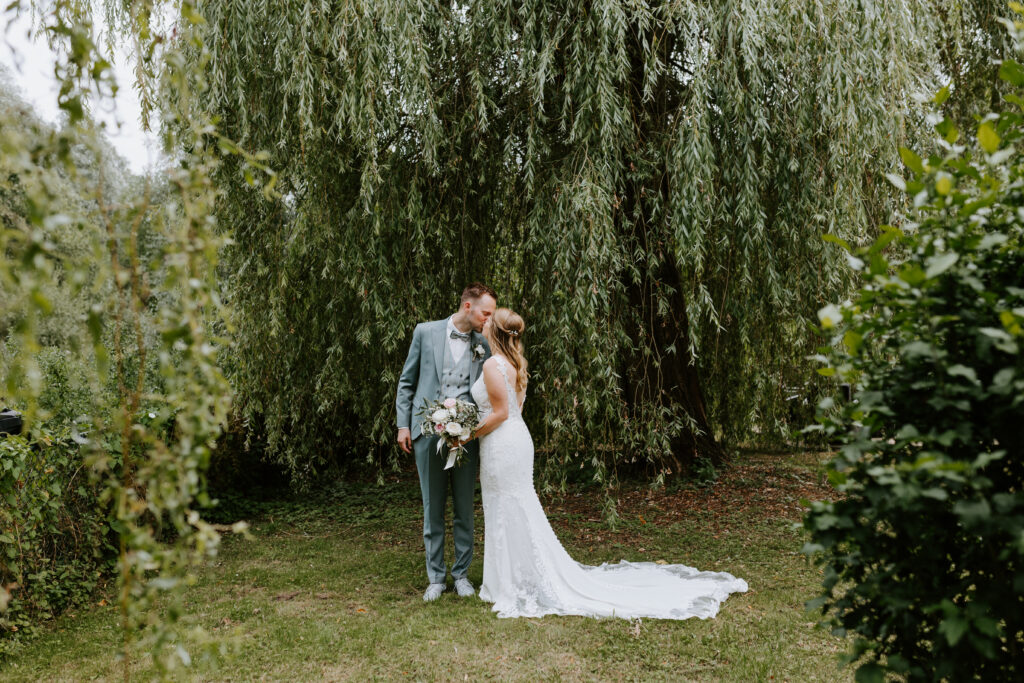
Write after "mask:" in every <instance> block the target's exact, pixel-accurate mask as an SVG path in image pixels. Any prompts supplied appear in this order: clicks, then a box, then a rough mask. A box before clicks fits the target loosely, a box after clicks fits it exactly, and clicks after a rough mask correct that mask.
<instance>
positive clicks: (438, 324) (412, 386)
mask: <svg viewBox="0 0 1024 683" xmlns="http://www.w3.org/2000/svg"><path fill="white" fill-rule="evenodd" d="M447 336H448V318H445V319H443V320H433V321H431V322H428V323H420V324H419V325H417V326H416V329H415V330H413V333H412V343H411V344H410V345H409V355H408V357H407V358H406V359H405V367H403V368H402V374H401V376H400V377H399V378H398V395H397V397H396V398H395V409H396V412H397V413H398V428H399V429H402V428H403V427H404V428H406V429H410V430H412V438H413V439H417V438H419V436H420V434H421V429H420V423H421V422H422V420H423V416H422V415H419V414H418V411H419V410H420V409H421V408H422V407H423V400H424V399H427V400H436V399H439V398H441V372H442V371H443V369H444V354H445V351H446V349H447V347H448V342H447ZM478 346H481V347H483V349H484V353H483V354H479V353H477V352H476V351H475V349H476V348H477V347H478ZM466 353H468V354H471V355H470V358H471V359H472V360H471V361H470V370H469V386H473V383H474V382H476V379H477V377H479V376H480V370H481V368H483V365H484V361H485V360H487V359H488V358H489V357H490V355H491V350H490V346H488V344H487V340H486V339H485V338H484V336H483V335H482V334H480V333H479V332H476V331H475V330H474V331H473V332H471V333H470V336H469V349H468V350H467V351H466Z"/></svg>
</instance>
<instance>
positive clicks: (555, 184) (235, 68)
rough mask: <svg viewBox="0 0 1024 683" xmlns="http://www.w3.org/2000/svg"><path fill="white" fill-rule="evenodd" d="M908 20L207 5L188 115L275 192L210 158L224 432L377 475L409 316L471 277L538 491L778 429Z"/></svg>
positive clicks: (660, 7) (903, 73) (840, 266)
mask: <svg viewBox="0 0 1024 683" xmlns="http://www.w3.org/2000/svg"><path fill="white" fill-rule="evenodd" d="M933 9H934V3H932V2H929V1H928V0H894V1H892V2H884V3H881V2H880V3H872V2H867V3H865V2H853V1H848V0H802V1H800V0H792V1H788V2H787V1H777V0H772V1H769V0H763V1H760V2H744V3H740V2H730V1H721V0H715V1H714V2H707V1H698V0H693V1H690V2H669V3H647V2H621V1H620V0H597V1H588V2H560V3H553V2H548V1H546V0H517V1H516V2H508V1H501V0H488V1H487V2H466V3H438V2H423V1H412V0H381V1H379V2H331V1H328V0H323V1H321V2H313V1H308V2H265V1H264V2H256V3H255V4H253V2H251V0H245V1H243V0H224V1H221V2H207V3H203V5H202V6H201V12H202V13H203V15H204V17H205V19H206V22H207V24H206V27H205V36H204V43H205V44H206V45H207V46H208V48H209V50H210V61H209V64H208V68H207V70H206V78H207V80H208V82H209V85H210V89H209V92H208V97H207V98H205V100H204V101H205V102H206V104H207V106H209V107H210V109H211V111H213V112H214V113H215V114H216V115H217V116H218V117H219V120H220V122H221V125H222V126H223V130H224V133H225V134H226V135H227V136H228V137H230V138H232V139H235V140H239V141H240V143H241V145H242V147H243V148H244V149H247V150H250V151H252V150H257V149H264V150H268V151H269V152H270V159H269V161H268V163H269V164H270V165H271V166H273V167H274V168H275V169H276V170H277V171H278V172H279V178H280V181H279V182H280V186H279V187H280V188H281V197H280V198H279V199H277V200H273V201H268V200H264V199H263V198H262V197H261V196H260V195H258V193H256V192H255V191H253V190H252V189H251V187H250V186H249V184H248V182H247V177H246V172H245V171H244V169H241V168H237V167H234V166H233V165H232V164H231V162H230V161H229V162H228V163H225V164H223V165H222V166H221V167H220V168H219V169H218V182H220V183H221V186H222V188H223V189H224V194H223V195H222V196H221V197H220V200H219V204H218V207H217V214H218V218H219V221H220V225H221V227H222V228H223V229H225V230H228V231H230V234H231V236H232V238H233V241H234V245H233V247H232V248H231V250H230V253H229V254H228V257H227V259H226V261H225V274H226V275H227V278H228V279H227V296H228V297H229V298H230V299H231V303H232V307H233V310H234V312H235V315H236V320H235V322H236V326H237V330H238V335H239V339H238V345H237V349H236V355H235V358H234V366H233V369H232V372H233V377H234V381H235V385H236V387H237V388H238V391H239V394H240V397H239V398H240V404H241V405H243V406H244V409H245V411H246V415H247V417H249V418H250V419H251V420H253V421H258V422H259V424H262V425H263V427H262V428H263V429H265V430H266V434H267V438H268V445H269V451H270V452H271V453H273V454H275V455H276V457H278V458H279V459H280V460H281V461H282V462H284V463H286V464H288V465H289V466H290V467H291V468H292V472H293V474H295V475H296V476H298V477H300V478H302V477H305V476H309V475H311V474H313V473H315V472H316V471H318V470H319V469H320V468H322V467H323V466H325V465H327V464H329V463H331V462H334V461H336V460H344V459H346V458H352V457H366V458H368V459H370V460H375V459H382V460H386V458H387V455H388V454H389V453H390V454H394V453H395V451H394V449H393V448H392V447H391V446H390V444H391V443H392V442H393V439H394V432H395V429H394V414H393V395H394V391H395V385H396V375H397V372H398V370H399V368H400V367H401V363H402V360H403V358H404V354H405V351H406V348H407V343H408V340H409V337H410V334H411V331H412V328H413V325H414V324H415V322H417V321H420V320H425V319H431V318H437V317H440V316H443V315H446V314H447V313H449V312H450V311H452V310H454V308H455V306H456V304H457V298H456V297H457V294H458V291H459V290H461V288H462V286H463V284H464V283H467V282H469V281H470V280H474V279H480V280H483V281H486V282H488V283H491V284H492V285H493V286H495V288H496V289H497V290H498V292H499V295H500V301H499V303H500V304H502V305H507V306H510V307H512V308H514V309H516V310H517V311H519V312H520V313H522V314H523V315H524V317H525V318H526V320H527V324H528V333H527V337H526V338H525V341H526V343H527V346H528V354H529V356H530V361H531V366H530V367H531V372H532V381H531V387H530V392H529V399H528V403H529V408H528V409H527V411H526V412H527V415H526V417H527V420H528V422H529V423H530V426H531V430H532V432H533V435H534V439H535V440H536V441H537V445H538V450H539V452H540V453H541V455H542V457H541V458H540V460H539V463H538V464H539V468H540V469H541V470H542V473H543V474H544V476H545V478H546V481H547V482H549V483H551V482H557V481H559V480H561V481H563V482H564V480H565V477H566V476H567V474H568V473H569V472H571V471H578V470H580V469H585V470H587V471H588V472H589V473H591V474H593V475H594V476H596V477H597V478H598V479H601V480H607V479H608V477H614V474H615V472H617V471H618V469H619V468H621V467H624V466H625V467H630V468H643V469H644V470H645V471H646V472H647V473H648V474H649V475H652V476H656V477H660V476H664V475H666V474H669V473H673V472H678V471H680V470H682V469H684V468H685V467H687V466H688V465H690V464H692V463H693V462H694V460H695V459H697V458H708V459H711V460H712V461H715V460H717V459H719V458H721V457H722V456H723V453H724V446H727V445H729V444H733V443H736V442H738V441H740V440H744V439H749V438H752V437H756V438H759V439H763V440H780V439H784V438H786V436H787V435H788V434H789V430H790V429H791V422H794V421H795V423H796V424H797V425H799V424H802V423H803V420H804V417H805V416H803V415H798V414H797V415H795V414H794V410H793V408H791V406H793V405H796V404H798V403H801V402H802V400H803V399H804V398H810V399H812V400H811V401H810V403H809V404H813V396H812V394H813V392H814V386H813V385H814V380H813V379H812V375H811V373H812V372H813V370H811V369H809V368H807V367H806V363H805V361H804V357H805V355H806V354H808V353H811V352H812V348H811V347H812V343H811V340H810V339H809V335H808V334H807V331H806V325H805V323H804V321H805V320H807V319H813V316H814V311H816V310H817V308H818V307H820V305H822V303H823V302H825V301H829V300H832V299H833V298H836V297H839V296H841V295H842V293H843V292H844V291H846V290H847V289H848V287H849V284H850V277H849V269H848V267H847V265H846V263H845V261H844V257H843V255H842V251H841V250H839V249H837V248H835V246H834V245H832V244H829V243H828V242H827V241H826V240H825V239H823V237H824V236H827V235H832V236H834V237H835V238H836V239H842V240H845V241H848V242H862V241H864V240H865V239H866V237H867V236H868V234H867V231H868V230H869V227H868V226H874V225H877V224H879V223H882V222H884V221H885V220H886V219H887V218H888V217H889V215H890V214H891V212H892V211H893V209H894V208H896V205H895V204H894V198H893V196H892V195H891V194H890V191H889V189H888V187H887V185H886V183H884V181H882V182H880V181H879V178H880V177H881V174H882V173H883V172H886V171H892V170H894V169H893V166H894V165H895V164H896V163H898V155H897V148H898V146H900V145H901V144H906V141H908V140H910V141H913V140H916V139H917V135H918V131H919V130H920V129H921V125H922V120H921V119H922V117H921V116H920V113H919V112H918V111H917V110H915V109H914V107H915V105H914V102H915V100H914V99H913V98H912V96H913V95H914V94H916V93H921V92H932V91H934V90H935V89H936V87H937V84H938V83H939V81H940V80H941V78H942V76H943V74H944V68H943V66H942V65H941V64H939V63H937V62H936V61H935V60H934V59H933V57H932V55H933V54H934V52H935V50H936V49H937V47H936V46H937V45H938V43H939V42H940V39H941V34H940V32H939V30H940V28H941V26H942V17H938V16H937V15H936V14H935V13H934V12H933ZM958 16H959V15H958ZM962 28H963V31H964V33H970V32H971V30H972V29H971V27H970V26H967V25H966V24H963V27H962ZM954 52H955V51H954ZM953 54H954V53H953V52H950V55H953ZM956 54H960V53H956ZM945 70H946V71H948V68H946V69H945ZM794 396H795V397H797V399H796V400H789V399H792V398H793V397H794ZM794 417H795V420H794Z"/></svg>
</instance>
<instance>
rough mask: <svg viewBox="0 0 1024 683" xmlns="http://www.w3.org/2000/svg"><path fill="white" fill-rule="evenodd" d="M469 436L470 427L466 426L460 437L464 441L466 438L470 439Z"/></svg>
mask: <svg viewBox="0 0 1024 683" xmlns="http://www.w3.org/2000/svg"><path fill="white" fill-rule="evenodd" d="M469 437H470V431H469V427H466V428H465V429H463V430H462V432H461V433H460V434H459V438H460V439H462V440H463V441H465V440H467V439H469Z"/></svg>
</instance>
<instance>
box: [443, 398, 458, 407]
mask: <svg viewBox="0 0 1024 683" xmlns="http://www.w3.org/2000/svg"><path fill="white" fill-rule="evenodd" d="M444 407H445V408H454V407H455V399H454V398H446V399H445V400H444Z"/></svg>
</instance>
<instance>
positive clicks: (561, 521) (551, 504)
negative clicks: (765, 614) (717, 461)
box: [542, 455, 837, 543]
mask: <svg viewBox="0 0 1024 683" xmlns="http://www.w3.org/2000/svg"><path fill="white" fill-rule="evenodd" d="M823 459H824V456H813V455H812V456H810V457H809V458H808V460H807V462H806V464H803V463H801V464H798V465H794V462H793V460H792V459H786V460H783V459H781V458H774V457H772V456H757V457H751V456H747V457H744V458H743V460H742V461H741V462H739V463H736V464H733V465H730V466H728V467H726V468H724V469H723V470H722V471H721V472H720V473H719V477H718V479H717V480H716V481H714V482H712V483H709V484H708V485H706V486H697V485H690V486H682V487H671V486H669V487H665V488H663V489H651V488H650V487H648V486H645V485H643V484H627V485H624V486H622V487H620V488H619V489H618V490H617V491H614V492H612V497H613V498H614V499H615V500H616V501H617V504H616V510H617V513H618V516H619V519H620V520H622V521H623V522H624V524H623V525H621V526H620V528H619V529H617V530H616V531H611V530H606V531H601V530H600V528H599V525H602V524H603V523H604V520H603V517H602V503H603V497H604V496H603V493H601V492H600V491H597V490H594V489H589V490H583V491H580V492H575V493H568V494H566V495H561V494H554V495H549V496H542V502H543V503H544V509H545V510H546V511H547V512H548V514H549V515H550V516H551V517H552V518H553V521H555V520H557V523H558V525H559V526H561V527H562V528H563V529H566V530H573V531H579V532H580V534H581V535H582V536H583V537H584V538H587V540H591V541H593V542H596V543H608V542H615V541H620V542H632V543H635V542H636V541H638V540H641V539H642V538H643V537H644V535H645V534H644V533H643V532H644V529H645V527H647V526H648V525H656V526H658V527H664V526H666V525H670V524H674V523H676V522H686V521H689V520H700V521H701V522H702V523H706V524H709V525H710V526H711V528H712V529H719V530H720V529H723V528H725V527H726V526H728V525H729V523H730V520H731V519H735V518H736V517H737V516H738V515H739V516H743V515H750V514H753V513H756V514H757V515H758V516H759V517H762V518H764V519H781V520H789V521H794V522H796V521H799V520H800V519H801V518H802V516H803V514H804V511H805V510H806V508H805V507H804V506H803V505H802V504H801V503H800V501H801V500H834V499H836V497H837V493H836V490H835V489H834V488H832V486H831V485H829V483H828V481H827V479H826V475H825V472H824V470H823V468H821V467H820V466H819V465H818V463H820V462H821V461H822V460H823Z"/></svg>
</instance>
